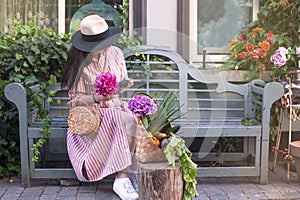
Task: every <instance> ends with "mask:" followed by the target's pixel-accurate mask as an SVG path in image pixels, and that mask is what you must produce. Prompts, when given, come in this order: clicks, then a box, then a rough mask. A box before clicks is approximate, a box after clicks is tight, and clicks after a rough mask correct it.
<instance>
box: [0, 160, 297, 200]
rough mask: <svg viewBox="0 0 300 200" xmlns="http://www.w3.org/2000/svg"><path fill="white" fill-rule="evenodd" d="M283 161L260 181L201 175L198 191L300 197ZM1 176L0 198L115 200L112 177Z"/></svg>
mask: <svg viewBox="0 0 300 200" xmlns="http://www.w3.org/2000/svg"><path fill="white" fill-rule="evenodd" d="M282 166H283V165H282V164H281V165H279V166H278V167H277V168H276V170H275V173H274V172H271V171H270V172H269V178H270V183H269V184H268V185H259V184H258V178H253V177H246V178H200V179H198V185H197V191H198V193H199V196H198V197H197V198H195V199H197V200H198V199H201V200H223V199H224V200H244V199H251V200H252V199H253V200H256V199H259V200H264V199H273V200H296V199H299V200H300V185H299V183H298V181H297V176H296V173H295V172H291V180H290V184H288V183H287V181H286V172H285V170H284V168H283V167H282ZM13 180H14V182H13V183H9V179H7V178H5V179H2V180H1V179H0V199H1V200H52V199H53V200H54V199H58V200H74V199H77V200H81V199H82V200H92V199H99V200H118V199H119V198H118V197H117V196H116V195H115V194H114V193H113V192H112V179H111V178H110V179H108V180H104V181H101V182H96V183H82V184H80V185H79V186H60V185H59V182H58V181H53V180H51V181H46V180H35V181H33V185H32V187H29V188H23V187H21V180H20V179H18V178H13Z"/></svg>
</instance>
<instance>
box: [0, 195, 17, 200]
mask: <svg viewBox="0 0 300 200" xmlns="http://www.w3.org/2000/svg"><path fill="white" fill-rule="evenodd" d="M19 196H20V194H4V195H3V196H2V197H1V200H15V199H18V197H19Z"/></svg>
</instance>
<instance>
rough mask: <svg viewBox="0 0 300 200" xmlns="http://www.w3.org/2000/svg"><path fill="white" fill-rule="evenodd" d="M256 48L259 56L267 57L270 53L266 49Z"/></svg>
mask: <svg viewBox="0 0 300 200" xmlns="http://www.w3.org/2000/svg"><path fill="white" fill-rule="evenodd" d="M256 50H257V51H258V54H259V57H261V58H265V57H266V56H267V55H268V52H267V51H265V50H264V49H261V48H258V49H256Z"/></svg>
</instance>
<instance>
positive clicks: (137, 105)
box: [128, 95, 157, 117]
mask: <svg viewBox="0 0 300 200" xmlns="http://www.w3.org/2000/svg"><path fill="white" fill-rule="evenodd" d="M128 109H129V110H130V111H131V112H132V113H133V114H135V115H136V116H139V117H144V116H148V115H150V114H153V113H155V112H156V111H157V105H156V103H155V102H154V101H153V99H151V98H150V97H148V96H143V95H136V96H135V97H134V98H132V99H130V100H129V101H128Z"/></svg>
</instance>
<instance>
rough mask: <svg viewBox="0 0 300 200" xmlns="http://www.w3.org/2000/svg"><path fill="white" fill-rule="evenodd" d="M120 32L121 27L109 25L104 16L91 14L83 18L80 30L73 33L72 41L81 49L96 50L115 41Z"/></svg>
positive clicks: (86, 50)
mask: <svg viewBox="0 0 300 200" xmlns="http://www.w3.org/2000/svg"><path fill="white" fill-rule="evenodd" d="M120 33H121V30H120V28H118V27H109V26H108V25H107V23H106V21H105V20H104V19H103V18H102V17H100V16H99V15H95V14H91V15H88V16H86V17H84V18H83V19H82V20H81V22H80V30H78V31H76V32H75V33H74V34H73V36H72V38H71V42H72V44H73V46H74V47H76V48H77V49H79V50H82V51H85V52H96V51H100V50H102V49H105V48H107V47H109V46H111V45H112V44H113V43H115V42H116V41H117V40H118V38H119V36H120Z"/></svg>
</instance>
